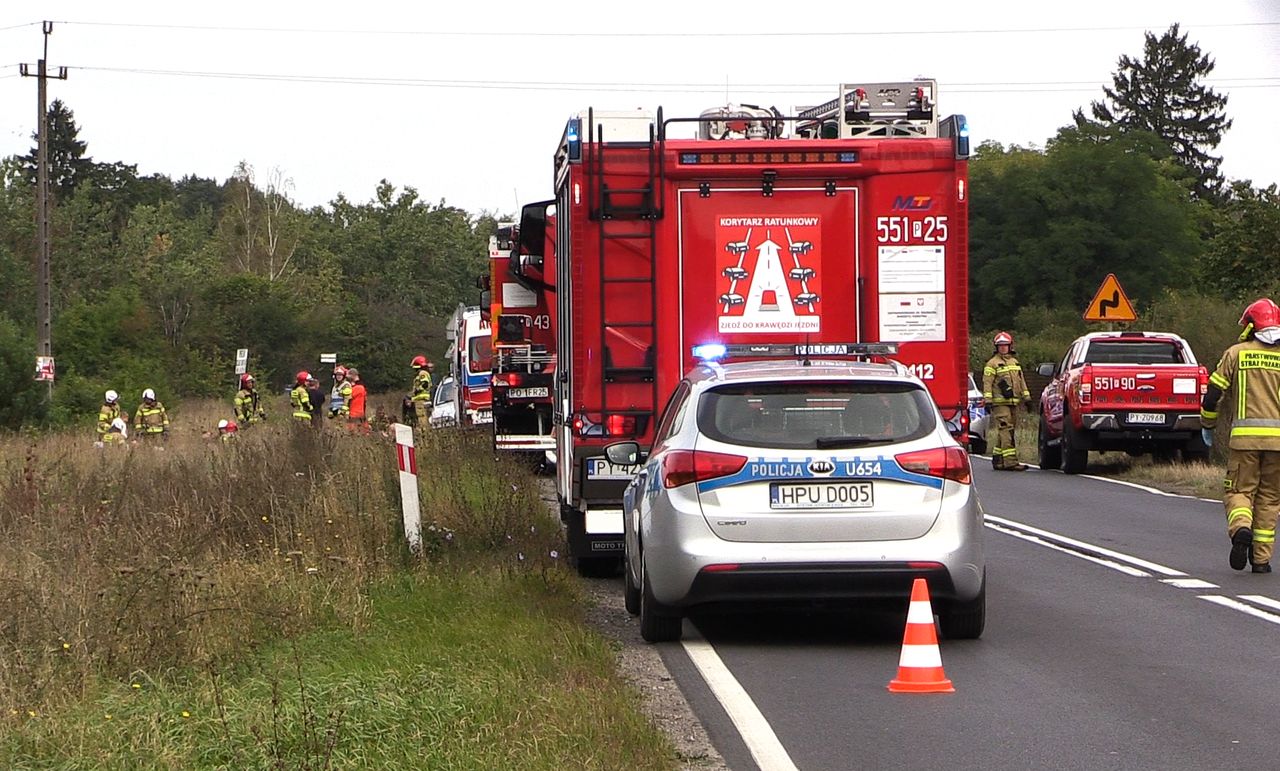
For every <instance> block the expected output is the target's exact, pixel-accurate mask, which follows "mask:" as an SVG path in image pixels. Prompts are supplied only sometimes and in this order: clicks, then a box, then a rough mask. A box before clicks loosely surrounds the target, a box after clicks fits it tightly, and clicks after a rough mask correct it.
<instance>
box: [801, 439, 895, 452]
mask: <svg viewBox="0 0 1280 771" xmlns="http://www.w3.org/2000/svg"><path fill="white" fill-rule="evenodd" d="M890 441H893V440H892V439H885V438H883V437H878V436H820V437H818V439H817V446H818V449H819V450H834V449H837V448H840V447H862V446H863V445H868V444H879V443H882V442H890Z"/></svg>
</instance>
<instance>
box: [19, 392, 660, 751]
mask: <svg viewBox="0 0 1280 771" xmlns="http://www.w3.org/2000/svg"><path fill="white" fill-rule="evenodd" d="M221 409H223V407H222V406H221V405H209V407H208V410H209V414H208V415H204V416H201V415H200V414H199V408H198V407H196V406H193V407H188V409H187V410H184V412H185V413H186V414H187V415H189V416H191V417H190V422H189V423H188V422H187V421H183V424H185V425H186V426H189V427H187V428H186V429H185V430H183V424H179V423H178V421H177V420H175V431H174V436H173V437H172V438H171V439H170V440H169V441H168V442H167V443H166V444H164V445H163V447H155V446H149V445H146V444H140V445H129V446H126V447H111V448H103V449H95V448H93V447H92V437H91V436H89V435H87V434H84V433H81V434H73V433H66V434H56V435H40V436H34V435H24V436H10V437H5V438H0V768H4V769H9V768H72V769H74V768H95V769H96V768H121V769H123V768H516V767H518V768H535V769H538V768H548V769H550V768H566V767H574V768H612V767H618V765H619V764H622V765H624V766H625V767H634V768H669V767H672V766H674V765H675V754H674V750H673V749H672V748H671V747H670V746H669V744H668V743H667V742H666V740H665V737H664V736H662V735H661V734H660V732H658V731H657V730H656V729H654V728H652V727H651V726H650V724H649V722H648V721H647V719H646V718H645V717H644V716H643V714H642V713H641V711H640V710H639V709H638V708H637V704H638V702H637V699H638V697H637V696H636V695H635V694H634V693H633V692H632V691H631V690H630V689H629V688H627V687H626V686H625V685H624V684H623V683H622V682H620V681H619V680H618V677H617V676H616V675H615V674H614V667H613V659H612V654H611V652H610V650H609V647H608V645H607V643H605V642H604V641H603V640H602V639H601V638H599V637H598V636H597V635H595V634H594V633H593V632H590V631H589V630H588V629H587V627H586V626H585V625H584V623H583V621H582V605H583V603H585V599H584V597H583V594H582V592H581V585H580V584H579V583H578V581H577V578H576V576H574V575H573V573H572V572H571V571H570V570H569V569H568V568H567V567H566V566H565V565H563V564H562V563H563V560H561V559H560V557H559V551H560V549H562V548H563V547H562V536H561V531H560V527H559V523H558V522H556V521H555V520H554V518H553V517H552V515H551V514H550V513H549V512H548V510H547V507H546V506H545V505H543V503H542V502H541V501H540V500H539V493H538V484H537V480H536V479H534V478H533V477H532V476H531V475H530V473H529V471H528V469H527V468H526V467H524V466H521V465H519V464H517V463H513V462H511V461H510V460H507V459H505V458H504V459H498V458H494V457H493V454H492V452H491V451H490V448H489V438H488V436H487V435H484V434H483V433H479V432H461V431H434V432H428V433H425V434H421V435H420V436H419V441H418V464H419V470H420V474H421V477H420V479H421V489H420V505H421V510H422V513H423V519H424V522H423V526H424V547H425V558H423V559H416V558H413V557H412V556H411V555H410V554H409V552H408V549H407V547H406V545H405V543H404V541H403V537H402V535H401V533H400V511H399V500H398V496H399V487H398V482H397V472H396V465H395V453H394V449H393V445H392V443H391V442H390V440H389V439H388V438H387V437H385V436H382V435H380V434H378V433H374V434H372V435H367V436H364V435H350V434H348V433H346V432H345V431H343V430H341V428H338V427H334V426H333V425H332V424H328V425H326V427H325V428H324V429H322V430H320V431H314V430H312V429H310V428H305V427H297V426H293V425H291V424H289V423H288V422H280V421H271V422H269V423H267V424H264V425H262V426H256V427H253V428H252V429H250V430H246V431H244V432H242V435H241V436H240V437H239V438H238V439H237V440H236V441H235V442H233V443H230V444H224V443H222V442H220V441H217V439H216V438H214V439H212V440H210V439H209V438H208V437H205V436H204V433H205V432H204V431H203V430H201V429H199V428H197V426H207V425H209V423H210V419H211V418H214V417H215V416H216V414H217V411H218V410H221Z"/></svg>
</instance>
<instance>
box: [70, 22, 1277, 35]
mask: <svg viewBox="0 0 1280 771" xmlns="http://www.w3.org/2000/svg"><path fill="white" fill-rule="evenodd" d="M58 23H59V24H69V25H79V26H85V27H124V28H133V29H163V30H193V31H201V32H273V33H274V32H280V33H289V34H321V35H397V36H422V37H464V38H513V37H514V38H606V39H609V38H726V39H738V38H788V37H801V38H841V37H893V36H911V37H919V36H921V35H1027V34H1047V33H1060V32H1067V33H1075V32H1133V31H1146V30H1149V29H1151V26H1150V25H1148V26H1134V25H1127V26H1096V27H1022V28H1017V29H999V28H971V29H932V30H931V29H910V30H854V31H846V32H833V31H807V32H781V31H774V32H499V31H494V30H484V31H475V30H397V29H363V30H360V29H357V30H352V29H324V28H319V27H236V26H218V25H208V26H206V25H198V24H142V23H133V22H111V21H65V20H64V21H59V22H58ZM1159 26H1164V25H1163V24H1161V25H1159ZM1184 26H1185V27H1186V28H1188V29H1227V28H1246V27H1280V21H1242V22H1214V23H1209V24H1186V25H1184Z"/></svg>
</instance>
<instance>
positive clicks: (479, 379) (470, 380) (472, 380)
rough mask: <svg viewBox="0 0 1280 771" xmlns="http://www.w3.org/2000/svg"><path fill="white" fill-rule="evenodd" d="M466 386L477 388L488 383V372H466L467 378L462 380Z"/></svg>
mask: <svg viewBox="0 0 1280 771" xmlns="http://www.w3.org/2000/svg"><path fill="white" fill-rule="evenodd" d="M464 385H466V387H467V388H477V387H479V386H486V385H489V373H488V372H481V373H480V374H478V375H475V374H472V373H470V372H468V373H467V379H466V381H465V382H464Z"/></svg>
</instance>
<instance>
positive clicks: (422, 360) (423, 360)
mask: <svg viewBox="0 0 1280 771" xmlns="http://www.w3.org/2000/svg"><path fill="white" fill-rule="evenodd" d="M410 366H412V367H413V368H414V369H421V368H422V367H425V366H427V357H426V356H414V357H413V364H411V365H410Z"/></svg>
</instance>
